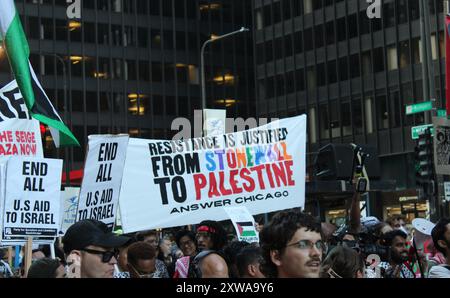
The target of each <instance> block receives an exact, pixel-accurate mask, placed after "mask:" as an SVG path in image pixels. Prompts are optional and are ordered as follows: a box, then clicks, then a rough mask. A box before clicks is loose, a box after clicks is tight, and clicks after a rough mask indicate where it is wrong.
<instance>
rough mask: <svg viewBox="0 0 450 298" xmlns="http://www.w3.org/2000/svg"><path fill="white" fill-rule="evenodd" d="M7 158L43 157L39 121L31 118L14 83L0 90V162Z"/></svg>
mask: <svg viewBox="0 0 450 298" xmlns="http://www.w3.org/2000/svg"><path fill="white" fill-rule="evenodd" d="M9 156H34V157H39V158H43V157H44V155H43V151H42V141H41V131H40V127H39V121H37V120H34V119H32V118H31V116H30V114H29V112H28V109H27V107H26V105H25V101H24V100H23V98H22V95H21V93H20V92H19V89H18V87H17V83H16V81H13V82H11V83H9V84H8V85H6V86H4V87H3V88H1V89H0V161H6V160H7V158H8V157H9Z"/></svg>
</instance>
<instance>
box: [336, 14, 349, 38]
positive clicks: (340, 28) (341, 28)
mask: <svg viewBox="0 0 450 298" xmlns="http://www.w3.org/2000/svg"><path fill="white" fill-rule="evenodd" d="M336 30H337V39H338V41H344V40H345V39H346V38H347V32H346V30H347V25H346V22H345V17H342V18H339V19H337V28H336Z"/></svg>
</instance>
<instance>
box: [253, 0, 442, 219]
mask: <svg viewBox="0 0 450 298" xmlns="http://www.w3.org/2000/svg"><path fill="white" fill-rule="evenodd" d="M252 2H253V3H252V5H253V7H252V9H253V19H254V28H255V37H254V47H255V76H256V78H255V81H256V83H255V84H256V92H257V99H258V101H257V103H258V104H257V108H258V112H257V113H258V116H260V117H266V116H271V117H280V118H283V117H288V116H294V115H298V114H303V113H306V114H307V115H308V125H309V127H308V152H309V154H308V165H309V166H310V167H309V168H310V169H312V168H313V166H312V165H313V161H314V157H315V154H314V153H316V152H317V151H318V150H319V148H321V147H322V146H324V145H326V144H329V143H347V144H348V143H357V144H369V145H372V146H375V147H376V148H377V149H378V154H379V157H380V161H381V177H382V179H385V180H396V191H394V192H391V193H390V194H384V195H380V196H379V197H377V198H376V199H375V200H377V201H378V202H376V203H375V204H374V206H373V207H374V208H378V209H380V210H379V212H378V214H380V213H381V212H382V210H381V206H384V216H387V215H389V213H398V212H400V211H401V212H403V213H408V212H413V213H415V214H414V216H419V215H424V206H425V203H424V202H417V201H411V202H406V203H404V204H403V203H401V202H399V201H398V200H399V197H402V198H403V199H404V198H407V197H409V196H415V187H416V185H415V174H414V173H415V170H414V146H415V143H414V140H413V139H412V138H411V127H413V126H418V125H422V124H424V121H425V119H424V113H419V114H414V115H406V114H405V109H406V106H407V105H410V104H414V103H417V102H422V101H429V100H430V98H424V95H423V90H422V65H421V64H422V59H423V58H422V53H421V38H420V9H419V0H395V1H394V0H392V1H390V0H384V1H381V3H382V6H381V9H380V12H381V15H380V18H373V19H370V18H369V17H368V16H367V8H368V6H369V5H370V4H369V3H367V1H365V0H345V1H344V0H298V1H297V0H253V1H252ZM427 13H429V15H430V20H431V36H430V39H431V49H432V60H433V67H434V72H435V86H436V100H437V106H438V107H441V108H442V107H444V106H445V105H444V103H445V62H444V56H445V39H444V16H443V1H437V0H436V1H435V0H431V1H429V12H427ZM309 174H310V177H311V175H312V171H310V172H309ZM310 199H314V198H310ZM380 202H383V205H380V204H379V203H380ZM341 205H342V204H341ZM389 206H395V208H394V207H392V208H391V207H389ZM330 208H332V207H330ZM386 208H391V209H392V210H391V209H386ZM408 208H409V209H411V210H413V211H408V210H406V209H408ZM316 209H317V208H316ZM400 209H401V210H400ZM380 215H381V214H380Z"/></svg>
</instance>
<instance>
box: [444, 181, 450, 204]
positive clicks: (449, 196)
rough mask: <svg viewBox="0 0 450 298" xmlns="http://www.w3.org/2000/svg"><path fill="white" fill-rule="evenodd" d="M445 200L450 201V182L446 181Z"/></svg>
mask: <svg viewBox="0 0 450 298" xmlns="http://www.w3.org/2000/svg"><path fill="white" fill-rule="evenodd" d="M444 193H445V200H446V201H447V202H450V182H444Z"/></svg>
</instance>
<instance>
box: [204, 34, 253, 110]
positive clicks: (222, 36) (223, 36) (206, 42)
mask: <svg viewBox="0 0 450 298" xmlns="http://www.w3.org/2000/svg"><path fill="white" fill-rule="evenodd" d="M245 31H249V29H248V28H244V27H242V28H241V29H239V30H236V31H233V32H230V33H227V34H224V35H220V36H217V37H214V38H211V39H208V40H207V41H205V42H204V43H203V45H202V49H201V53H200V60H201V63H200V64H201V73H202V82H201V84H202V110H205V109H206V90H205V57H204V54H205V48H206V46H207V45H208V44H209V43H212V42H214V41H217V40H219V39H223V38H226V37H228V36H231V35H234V34H238V33H241V32H245Z"/></svg>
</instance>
